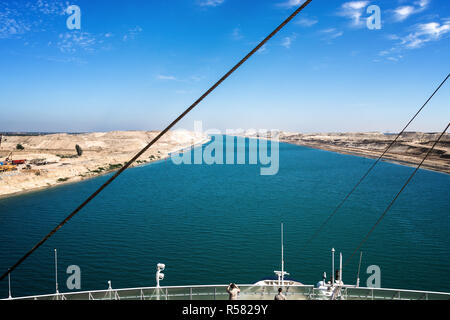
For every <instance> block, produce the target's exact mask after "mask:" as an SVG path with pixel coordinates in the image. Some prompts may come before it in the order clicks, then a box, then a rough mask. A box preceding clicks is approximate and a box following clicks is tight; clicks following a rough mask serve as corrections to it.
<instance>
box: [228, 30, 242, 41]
mask: <svg viewBox="0 0 450 320" xmlns="http://www.w3.org/2000/svg"><path fill="white" fill-rule="evenodd" d="M231 37H232V38H233V39H234V40H241V39H242V38H244V35H243V34H242V31H241V29H240V28H234V29H233V33H232V34H231Z"/></svg>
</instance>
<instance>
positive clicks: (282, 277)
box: [281, 222, 284, 285]
mask: <svg viewBox="0 0 450 320" xmlns="http://www.w3.org/2000/svg"><path fill="white" fill-rule="evenodd" d="M281 283H282V284H283V285H284V245H283V222H282V223H281Z"/></svg>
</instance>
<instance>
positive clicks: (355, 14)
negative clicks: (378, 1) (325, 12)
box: [338, 1, 369, 27]
mask: <svg viewBox="0 0 450 320" xmlns="http://www.w3.org/2000/svg"><path fill="white" fill-rule="evenodd" d="M368 4H369V1H350V2H345V3H344V4H343V5H342V6H341V9H340V11H339V13H338V14H339V15H340V16H343V17H346V18H349V19H351V20H352V25H353V26H354V27H361V26H363V25H364V21H365V19H363V18H362V15H363V12H364V9H365V8H366V7H367V5H368Z"/></svg>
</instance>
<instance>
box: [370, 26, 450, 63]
mask: <svg viewBox="0 0 450 320" xmlns="http://www.w3.org/2000/svg"><path fill="white" fill-rule="evenodd" d="M447 35H450V20H449V19H443V20H442V22H441V23H440V22H436V21H435V22H429V23H422V24H417V25H415V26H413V28H412V29H411V32H410V33H408V34H406V35H405V36H398V35H390V36H389V39H390V40H392V41H396V42H397V43H396V44H395V45H394V46H393V47H392V48H390V49H389V50H383V51H380V52H379V53H378V55H379V56H380V57H384V58H386V59H387V60H390V61H398V60H400V59H402V58H403V56H402V55H401V54H402V52H403V51H405V50H412V49H418V48H421V47H423V46H424V45H425V44H426V43H428V42H432V41H439V40H441V39H443V38H444V37H445V36H447Z"/></svg>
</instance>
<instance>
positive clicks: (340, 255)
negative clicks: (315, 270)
mask: <svg viewBox="0 0 450 320" xmlns="http://www.w3.org/2000/svg"><path fill="white" fill-rule="evenodd" d="M339 283H340V284H342V283H343V282H342V252H340V254H339Z"/></svg>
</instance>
